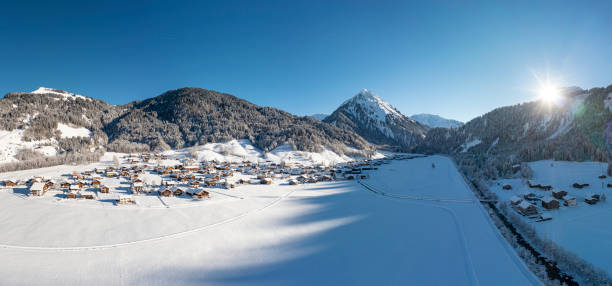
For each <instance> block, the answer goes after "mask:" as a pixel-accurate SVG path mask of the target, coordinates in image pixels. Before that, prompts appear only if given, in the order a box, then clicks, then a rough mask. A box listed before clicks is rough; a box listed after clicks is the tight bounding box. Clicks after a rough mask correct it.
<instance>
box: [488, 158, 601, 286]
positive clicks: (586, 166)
mask: <svg viewBox="0 0 612 286" xmlns="http://www.w3.org/2000/svg"><path fill="white" fill-rule="evenodd" d="M529 166H530V167H531V169H532V170H533V174H534V176H533V178H532V179H531V181H532V182H533V183H538V184H543V185H551V186H552V187H553V190H564V191H566V192H568V196H570V197H571V196H573V197H575V198H576V199H577V202H578V204H577V206H574V207H566V206H563V204H561V207H560V209H558V210H551V211H549V210H545V209H544V208H542V207H541V205H540V204H539V203H538V209H539V211H540V212H542V213H545V214H550V215H552V220H550V221H545V222H534V221H531V220H528V219H526V221H528V222H529V223H531V224H533V225H534V226H535V229H536V231H537V232H538V234H539V235H540V236H541V237H543V238H546V239H550V240H552V241H554V242H555V243H557V244H559V245H561V246H563V247H564V248H565V249H567V250H569V251H571V252H573V253H575V254H577V255H578V256H580V257H581V258H583V259H584V260H586V261H588V262H590V263H592V264H593V265H595V266H596V267H600V268H602V269H604V270H605V271H606V272H607V273H608V274H609V275H612V260H611V259H610V257H612V244H611V242H612V232H611V231H610V221H612V202H611V201H610V199H607V200H606V201H605V202H598V203H597V204H596V205H589V204H587V203H585V202H584V197H585V196H586V195H587V194H588V193H595V194H602V193H603V194H606V195H607V196H608V197H610V196H609V195H610V188H607V184H608V183H612V178H609V177H608V178H606V179H599V178H598V176H600V175H602V174H605V173H606V170H607V167H608V166H607V164H606V163H599V162H567V161H551V160H544V161H537V162H531V163H529ZM573 183H581V184H582V183H588V184H589V186H588V187H585V188H583V189H575V188H573V187H572V184H573ZM505 184H510V185H511V186H512V190H503V189H502V186H503V185H505ZM491 190H493V191H495V192H496V193H497V194H498V195H499V197H500V199H502V200H509V199H510V198H511V197H512V196H513V195H517V196H520V195H521V194H523V193H525V192H526V191H532V192H535V193H536V194H537V195H540V196H542V197H545V196H548V195H550V194H551V192H550V191H541V190H536V189H530V188H528V186H527V184H526V181H524V180H521V179H503V180H499V181H497V183H496V184H493V185H492V186H491ZM561 203H562V201H561Z"/></svg>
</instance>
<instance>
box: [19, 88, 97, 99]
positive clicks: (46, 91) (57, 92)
mask: <svg viewBox="0 0 612 286" xmlns="http://www.w3.org/2000/svg"><path fill="white" fill-rule="evenodd" d="M30 93H31V94H53V95H59V96H62V97H63V98H64V100H67V99H77V98H80V99H84V100H91V98H88V97H85V96H82V95H80V94H74V93H71V92H67V91H65V90H61V89H54V88H48V87H44V86H41V87H39V88H38V89H36V90H34V91H32V92H30Z"/></svg>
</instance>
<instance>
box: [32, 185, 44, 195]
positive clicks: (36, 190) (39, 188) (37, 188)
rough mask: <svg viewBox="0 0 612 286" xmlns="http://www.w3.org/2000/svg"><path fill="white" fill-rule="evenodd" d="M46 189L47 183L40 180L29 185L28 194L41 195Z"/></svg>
mask: <svg viewBox="0 0 612 286" xmlns="http://www.w3.org/2000/svg"><path fill="white" fill-rule="evenodd" d="M46 191H47V185H45V184H44V183H41V182H36V183H33V184H32V186H30V195H31V196H42V195H44V194H45V192H46Z"/></svg>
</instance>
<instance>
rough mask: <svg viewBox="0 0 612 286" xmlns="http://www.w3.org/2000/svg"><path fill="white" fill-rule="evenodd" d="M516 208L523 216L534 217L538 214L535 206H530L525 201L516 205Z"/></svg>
mask: <svg viewBox="0 0 612 286" xmlns="http://www.w3.org/2000/svg"><path fill="white" fill-rule="evenodd" d="M516 208H517V210H518V211H519V212H520V213H521V214H523V215H524V216H530V215H535V214H537V213H538V208H537V207H536V206H535V205H533V204H530V203H528V202H526V201H523V202H521V203H520V204H518V206H516Z"/></svg>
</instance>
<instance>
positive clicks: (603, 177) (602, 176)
mask: <svg viewBox="0 0 612 286" xmlns="http://www.w3.org/2000/svg"><path fill="white" fill-rule="evenodd" d="M597 178H599V179H605V178H607V177H606V175H601V176H599V177H597Z"/></svg>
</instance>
